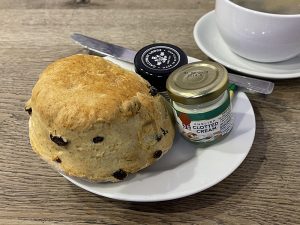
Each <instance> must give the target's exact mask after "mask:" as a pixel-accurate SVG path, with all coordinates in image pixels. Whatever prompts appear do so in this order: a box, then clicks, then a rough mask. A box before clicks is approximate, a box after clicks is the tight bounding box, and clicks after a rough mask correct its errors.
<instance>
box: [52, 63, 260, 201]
mask: <svg viewBox="0 0 300 225" xmlns="http://www.w3.org/2000/svg"><path fill="white" fill-rule="evenodd" d="M107 58H108V59H109V60H111V61H112V62H114V61H120V60H118V59H114V58H111V57H107ZM188 59H189V61H191V62H193V61H200V60H199V59H197V58H194V57H188ZM120 62H122V61H120ZM125 63H126V62H125ZM238 94H239V95H241V98H245V100H247V101H248V102H249V104H250V106H251V108H250V110H251V115H252V116H253V122H254V126H253V127H252V128H251V130H253V134H252V138H251V140H250V141H249V148H248V150H247V152H245V153H244V155H243V157H242V158H241V160H240V161H237V163H236V165H235V166H233V167H232V169H231V170H230V171H228V172H227V173H226V175H225V176H222V177H221V178H219V179H216V181H215V182H212V183H210V184H208V185H205V186H203V187H202V188H200V189H199V188H194V189H188V190H189V191H186V190H185V191H184V192H180V194H171V195H166V194H160V195H146V196H145V195H127V194H124V193H119V194H118V195H115V193H107V192H105V193H101V194H100V193H99V192H97V191H96V190H95V189H93V188H89V187H88V186H86V185H85V184H83V183H81V181H84V180H82V179H80V178H75V177H71V176H68V175H66V174H64V173H63V172H62V171H58V172H59V173H60V174H61V175H62V176H63V177H64V178H66V179H67V180H68V181H69V182H71V183H72V184H74V185H76V186H78V187H80V188H82V189H84V190H86V191H88V192H91V193H93V194H96V195H98V196H103V197H107V198H110V199H115V200H120V201H128V202H161V201H169V200H174V199H180V198H184V197H187V196H190V195H194V194H196V193H199V192H202V191H204V190H206V189H208V188H210V187H212V186H215V185H216V184H218V183H220V182H221V181H223V180H224V179H226V178H227V177H228V176H230V175H231V174H232V173H233V172H234V171H235V170H236V169H237V168H238V167H239V166H240V165H241V164H242V163H243V162H244V160H245V158H246V157H247V155H248V154H249V152H250V150H251V147H252V145H253V143H254V138H255V134H256V117H255V113H254V109H253V106H252V104H251V102H250V99H249V98H248V96H247V95H246V94H245V93H243V92H240V93H238ZM100 185H101V183H100ZM137 196H139V197H137ZM154 196H155V197H154ZM160 196H163V197H160Z"/></svg>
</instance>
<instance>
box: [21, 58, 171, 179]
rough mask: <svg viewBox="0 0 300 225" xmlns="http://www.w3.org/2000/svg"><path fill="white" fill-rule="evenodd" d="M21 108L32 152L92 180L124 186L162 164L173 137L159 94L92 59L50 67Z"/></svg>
mask: <svg viewBox="0 0 300 225" xmlns="http://www.w3.org/2000/svg"><path fill="white" fill-rule="evenodd" d="M25 109H26V111H27V112H28V113H29V114H30V119H29V137H30V143H31V145H32V148H33V150H34V151H35V152H36V153H38V154H39V155H40V156H41V158H42V159H44V160H45V161H47V162H48V163H50V164H51V165H53V166H54V167H55V168H57V169H58V170H60V171H62V172H64V173H65V174H67V175H70V176H74V177H80V178H83V179H87V180H90V181H95V182H105V181H112V182H116V181H120V180H123V179H124V178H125V177H126V176H127V175H128V174H130V173H135V172H137V171H139V170H141V169H143V168H145V167H147V166H149V165H151V164H152V163H154V162H155V161H156V160H157V159H159V158H160V157H161V156H162V155H163V154H165V153H166V152H167V151H168V150H169V149H170V148H171V147H172V143H173V139H174V133H175V130H174V124H173V120H172V117H171V115H170V113H169V109H168V106H167V104H166V102H165V100H164V99H163V97H162V96H160V95H159V94H158V93H157V91H156V89H155V88H154V87H152V86H150V85H149V83H148V82H147V81H146V80H144V79H143V78H141V77H140V76H139V75H137V74H135V73H133V72H131V71H128V70H125V69H123V68H121V67H119V66H118V65H115V64H113V63H112V62H109V61H107V60H105V59H103V58H101V57H97V56H91V55H73V56H70V57H67V58H63V59H60V60H58V61H56V62H54V63H52V64H50V65H49V66H48V67H47V68H46V69H45V70H44V71H43V73H42V74H41V75H40V77H39V80H38V81H37V83H36V85H35V86H34V88H33V90H32V96H31V98H30V99H29V100H28V102H27V103H26V106H25Z"/></svg>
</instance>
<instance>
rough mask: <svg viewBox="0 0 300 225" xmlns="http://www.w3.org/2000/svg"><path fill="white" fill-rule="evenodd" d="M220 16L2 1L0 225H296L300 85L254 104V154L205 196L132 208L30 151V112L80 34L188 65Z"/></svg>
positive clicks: (114, 5)
mask: <svg viewBox="0 0 300 225" xmlns="http://www.w3.org/2000/svg"><path fill="white" fill-rule="evenodd" d="M213 7H214V2H213V1H204V0H198V1H194V0H188V1H180V0H155V1H139V0H128V1H122V0H111V1H108V0H99V1H93V0H91V1H90V3H88V4H76V3H75V1H64V0H54V1H46V0H45V1H34V0H27V1H21V0H16V1H8V0H0V31H1V32H0V180H1V183H0V224H1V225H2V224H3V225H12V224H25V225H27V224H28V225H29V224H30V225H36V224H47V225H48V224H65V225H71V224H72V225H73V224H205V225H207V224H208V225H210V224H211V225H215V224H251V225H252V224H265V225H269V224H278V225H281V224H300V199H299V197H300V196H299V190H300V167H299V164H300V154H299V150H300V148H299V146H300V138H299V133H300V116H299V115H300V104H299V99H300V89H299V86H300V79H293V80H283V81H276V82H275V84H276V87H275V90H274V93H273V94H272V95H270V96H260V95H249V97H250V99H251V102H252V104H253V107H254V110H255V115H256V122H257V129H256V137H255V141H254V144H253V147H252V149H251V151H250V154H249V155H248V156H247V158H246V160H245V161H244V162H243V164H242V165H241V166H240V167H239V168H238V169H237V170H236V171H235V172H234V173H233V174H232V175H231V176H230V177H228V178H227V179H225V180H224V181H222V182H221V183H219V184H217V185H215V186H214V187H212V188H210V189H208V190H206V191H203V192H201V193H198V194H195V195H192V196H189V197H186V198H183V199H178V200H172V201H167V202H160V203H147V204H145V203H130V202H120V201H115V200H111V199H108V198H104V197H99V196H96V195H94V194H91V193H88V192H86V191H84V190H82V189H80V188H78V187H76V186H74V185H72V184H71V183H69V182H68V181H67V180H65V179H64V178H63V177H61V176H60V175H59V174H58V173H56V172H55V171H53V170H52V169H50V168H49V167H48V165H46V164H45V163H44V162H43V161H42V160H40V159H39V158H38V157H37V156H36V155H35V154H34V153H33V152H32V150H31V147H30V145H29V140H28V128H27V123H28V115H27V113H26V112H24V104H25V102H26V100H27V99H28V98H29V97H30V94H31V89H32V87H33V86H34V84H35V82H36V81H37V79H38V76H39V74H40V72H41V71H42V70H43V69H44V68H45V67H46V66H47V65H48V64H49V63H51V62H52V61H54V60H56V59H58V58H61V57H65V56H68V55H71V54H75V53H78V52H81V51H82V49H81V48H80V47H78V46H77V45H75V44H74V43H73V42H72V41H71V40H70V38H69V36H70V34H71V33H73V32H80V33H84V34H88V35H90V36H94V37H96V38H99V39H102V40H106V41H109V42H112V43H116V44H120V45H123V46H127V47H129V48H132V49H136V50H137V49H139V48H141V47H142V46H144V45H146V44H149V43H152V42H158V41H163V42H169V43H173V44H175V45H178V46H180V47H181V48H183V49H184V50H185V51H186V52H187V53H188V55H190V56H194V57H197V58H200V59H207V57H206V56H205V55H204V54H203V53H202V52H201V51H200V50H199V49H198V48H197V46H196V44H195V42H194V40H193V37H192V30H193V26H194V24H195V22H196V20H197V19H198V18H200V17H201V16H202V15H204V14H205V13H206V12H208V11H210V10H212V9H213Z"/></svg>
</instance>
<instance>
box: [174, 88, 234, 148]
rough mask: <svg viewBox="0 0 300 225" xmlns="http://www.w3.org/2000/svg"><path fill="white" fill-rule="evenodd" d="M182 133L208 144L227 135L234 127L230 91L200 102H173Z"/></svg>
mask: <svg viewBox="0 0 300 225" xmlns="http://www.w3.org/2000/svg"><path fill="white" fill-rule="evenodd" d="M171 104H172V107H173V111H174V114H175V118H176V122H177V126H178V128H179V131H180V133H181V134H182V135H183V137H184V138H186V139H187V140H189V141H191V142H194V143H198V144H200V145H202V146H207V145H210V144H213V143H216V142H218V141H220V140H222V139H223V138H224V137H226V136H227V135H228V134H229V132H230V131H231V130H232V127H233V119H232V112H231V102H230V97H229V93H228V91H227V90H226V91H224V92H223V93H222V94H221V95H220V96H218V97H217V98H215V99H213V100H211V101H209V102H205V103H200V104H193V105H186V104H182V103H179V102H175V101H172V102H171Z"/></svg>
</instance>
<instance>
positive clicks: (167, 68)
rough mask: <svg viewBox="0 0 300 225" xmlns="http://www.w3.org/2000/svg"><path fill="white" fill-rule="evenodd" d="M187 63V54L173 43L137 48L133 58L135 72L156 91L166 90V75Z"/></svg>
mask: <svg viewBox="0 0 300 225" xmlns="http://www.w3.org/2000/svg"><path fill="white" fill-rule="evenodd" d="M187 63H188V59H187V55H186V54H185V53H184V51H182V50H181V49H180V48H178V47H177V46H175V45H171V44H165V43H155V44H151V45H147V46H145V47H144V48H142V49H141V50H139V51H138V52H137V53H136V55H135V58H134V65H135V71H136V73H138V74H140V75H141V76H142V77H143V78H144V79H146V80H148V81H149V83H150V84H151V85H153V86H154V87H156V88H157V89H158V91H165V90H166V81H167V79H168V76H169V75H170V74H171V73H172V72H173V71H174V70H176V69H177V68H179V67H181V66H183V65H185V64H187Z"/></svg>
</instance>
